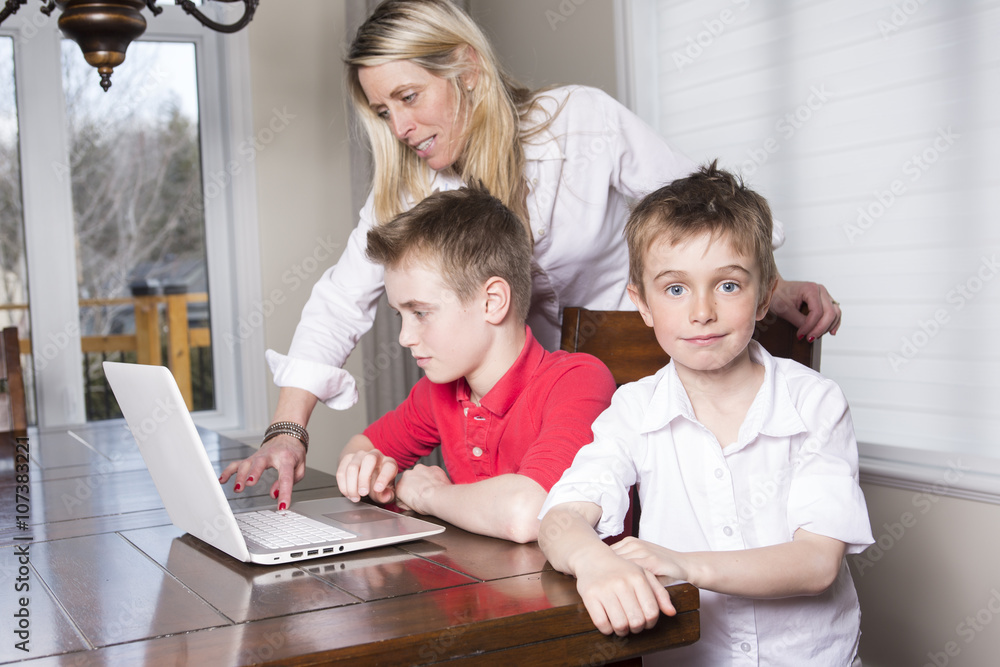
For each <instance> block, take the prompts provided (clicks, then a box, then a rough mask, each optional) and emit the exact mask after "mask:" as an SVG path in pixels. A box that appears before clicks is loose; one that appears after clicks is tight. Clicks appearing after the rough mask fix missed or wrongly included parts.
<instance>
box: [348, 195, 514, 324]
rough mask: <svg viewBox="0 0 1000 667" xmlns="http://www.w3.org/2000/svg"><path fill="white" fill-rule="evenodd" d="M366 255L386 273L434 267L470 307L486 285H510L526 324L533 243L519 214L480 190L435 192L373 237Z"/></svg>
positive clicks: (373, 231)
mask: <svg viewBox="0 0 1000 667" xmlns="http://www.w3.org/2000/svg"><path fill="white" fill-rule="evenodd" d="M367 255H368V258H369V259H370V260H372V261H373V262H377V263H378V264H381V265H383V266H385V267H387V268H394V267H398V266H402V265H404V263H406V262H412V261H420V262H426V263H428V264H435V265H436V266H438V267H439V268H440V270H441V278H442V280H443V281H444V283H445V284H446V285H447V286H448V288H449V289H451V290H452V291H453V292H455V294H456V295H457V296H458V298H459V300H460V301H461V302H462V303H468V301H469V300H470V299H472V297H473V296H475V294H476V293H477V292H478V290H479V289H481V288H482V286H483V285H484V284H485V283H486V281H487V280H489V279H490V278H493V277H499V278H503V279H504V280H505V281H507V284H508V285H510V295H511V296H510V298H511V309H510V312H512V313H513V314H514V315H515V316H516V317H517V318H518V319H519V320H520V321H521V322H524V321H525V319H526V318H527V316H528V308H529V306H530V305H531V243H530V241H529V240H528V234H527V232H525V230H524V225H522V224H521V221H520V219H519V218H518V217H517V216H516V215H514V213H513V212H512V211H511V210H510V209H509V208H507V207H506V206H504V204H503V202H501V201H500V200H499V199H497V198H496V197H494V196H492V195H491V194H490V193H489V192H488V191H487V190H486V188H484V187H482V186H481V185H475V186H471V187H464V188H460V189H458V190H448V191H445V192H435V193H433V194H431V195H429V196H428V197H426V198H425V199H424V200H423V201H421V202H420V203H419V204H417V205H416V206H414V207H413V208H411V209H410V210H409V211H404V212H403V213H400V214H399V215H397V216H396V217H395V218H393V219H392V220H390V221H389V222H387V223H385V224H382V225H376V226H375V227H373V228H372V229H370V230H369V231H368V249H367Z"/></svg>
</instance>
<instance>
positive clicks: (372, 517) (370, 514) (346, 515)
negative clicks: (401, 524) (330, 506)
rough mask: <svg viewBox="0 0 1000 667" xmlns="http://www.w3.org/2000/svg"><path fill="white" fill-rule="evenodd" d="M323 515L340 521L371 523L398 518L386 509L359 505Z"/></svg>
mask: <svg viewBox="0 0 1000 667" xmlns="http://www.w3.org/2000/svg"><path fill="white" fill-rule="evenodd" d="M323 516H325V517H326V518H328V519H333V520H334V521H338V522H340V523H371V522H372V521H392V520H393V519H395V518H396V517H395V516H393V515H392V514H387V513H386V512H384V511H381V510H376V509H366V508H363V507H359V508H358V509H354V510H347V511H346V512H333V513H331V514H324V515H323Z"/></svg>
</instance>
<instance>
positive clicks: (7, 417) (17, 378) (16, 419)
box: [0, 327, 28, 436]
mask: <svg viewBox="0 0 1000 667" xmlns="http://www.w3.org/2000/svg"><path fill="white" fill-rule="evenodd" d="M0 379H2V380H3V390H2V391H0V411H2V414H0V433H3V434H4V435H8V436H9V435H10V434H14V435H24V434H25V433H26V432H27V429H28V411H27V403H26V401H25V395H24V376H23V375H22V374H21V345H20V342H19V341H18V339H17V327H7V328H6V329H4V330H3V335H2V337H0Z"/></svg>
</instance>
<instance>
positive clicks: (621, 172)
mask: <svg viewBox="0 0 1000 667" xmlns="http://www.w3.org/2000/svg"><path fill="white" fill-rule="evenodd" d="M539 98H540V99H541V103H542V105H543V106H544V108H545V109H546V110H547V111H548V112H550V113H552V112H555V110H556V109H557V108H558V107H559V105H562V109H561V110H560V111H559V112H558V115H557V116H556V117H555V120H554V121H553V122H552V124H551V126H550V127H549V128H548V130H547V131H546V132H543V133H541V134H540V135H539V136H537V137H535V138H534V139H531V140H530V141H529V142H526V143H525V144H524V152H525V158H526V164H525V178H526V179H527V181H528V187H529V193H528V197H527V206H528V213H529V217H530V222H531V230H532V235H533V236H534V246H535V250H534V262H533V275H532V279H533V292H532V304H531V309H530V313H529V315H528V324H529V325H530V326H531V330H532V331H533V332H534V333H535V336H536V338H538V340H539V342H541V344H542V345H543V346H544V347H545V348H547V349H549V350H553V349H556V348H557V347H558V345H559V326H560V321H561V312H562V309H563V308H565V307H567V306H580V307H586V308H590V309H592V310H632V309H634V307H633V305H632V303H631V301H629V299H628V296H627V294H626V291H625V287H626V284H627V282H628V250H627V248H626V246H625V240H624V238H623V236H622V230H623V229H624V226H625V220H626V219H627V217H628V205H629V203H630V202H632V201H635V200H637V199H639V198H641V197H643V196H644V195H646V194H648V193H649V192H651V191H652V190H654V189H656V188H658V187H660V186H661V185H664V184H666V183H669V182H671V181H673V180H675V179H677V178H681V177H683V176H686V175H688V174H689V173H691V172H692V171H693V170H694V169H695V168H696V165H695V164H694V163H693V162H691V161H690V160H689V159H688V158H686V157H685V156H683V155H681V154H679V153H677V152H676V151H674V150H673V149H671V148H670V146H668V145H667V143H666V141H664V139H663V138H662V137H661V136H660V135H658V134H656V132H654V131H653V130H652V129H651V128H650V127H649V126H648V125H646V124H645V123H644V122H642V121H641V120H640V119H639V118H638V117H637V116H635V115H634V114H633V113H631V112H630V111H629V110H628V109H626V108H625V107H624V106H622V105H621V104H619V103H618V102H617V101H615V100H614V99H613V98H611V97H610V96H609V95H607V94H606V93H604V92H602V91H600V90H597V89H595V88H587V87H582V86H567V87H562V88H555V89H552V90H549V91H545V92H543V93H540V94H539ZM461 185H462V183H461V182H460V181H459V180H458V179H457V178H455V177H452V176H445V175H442V174H437V175H436V177H435V180H434V183H433V186H434V187H435V188H436V189H440V190H450V189H453V188H457V187H461ZM372 209H373V197H372V196H369V198H368V201H367V202H366V203H365V206H364V208H363V209H362V210H361V221H360V223H359V224H358V226H357V227H356V228H355V229H354V231H353V232H352V233H351V235H350V238H349V239H348V242H347V247H346V248H345V250H344V253H343V255H342V256H341V257H340V260H339V261H338V262H337V264H336V265H334V266H333V267H331V268H330V269H328V270H327V271H326V272H325V273H324V274H323V276H322V277H321V278H320V279H319V281H318V282H317V283H316V285H315V286H314V287H313V291H312V294H311V296H310V298H309V300H308V302H307V303H306V305H305V307H304V308H303V310H302V318H301V320H300V322H299V324H298V327H297V328H296V330H295V336H294V337H293V339H292V344H291V346H290V348H289V351H288V354H287V355H282V354H279V353H277V352H275V351H273V350H268V351H267V361H268V364H269V365H270V367H271V371H272V372H273V373H274V381H275V384H277V385H279V386H292V387H299V388H302V389H307V390H309V391H310V392H312V393H313V394H315V395H316V396H317V397H319V398H320V400H322V401H324V402H325V403H326V404H327V405H329V406H330V407H334V408H340V409H343V408H347V407H349V406H351V405H353V404H354V403H355V402H356V401H357V388H356V384H355V381H354V378H352V377H351V376H350V374H349V373H347V371H345V370H343V369H342V368H341V366H342V365H343V363H344V361H345V360H346V359H347V356H348V355H349V354H350V353H351V351H352V350H353V349H354V347H355V346H356V345H357V342H358V339H359V338H360V337H361V335H362V334H364V333H365V332H366V331H367V330H368V329H369V328H370V327H371V325H372V322H373V320H374V318H375V306H376V304H377V301H378V299H379V297H380V296H381V294H382V292H383V289H384V285H383V271H382V267H381V266H379V265H377V264H373V263H372V262H370V261H368V259H367V258H366V257H365V246H366V243H367V237H366V235H367V233H368V230H369V229H370V228H371V226H372V225H373V224H374V217H373V210H372ZM772 240H773V244H774V246H775V247H777V246H779V245H780V244H781V243H782V241H783V240H784V234H783V230H782V227H781V225H779V224H778V223H775V226H774V237H773V239H772Z"/></svg>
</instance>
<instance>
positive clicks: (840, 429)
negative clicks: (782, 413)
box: [788, 380, 874, 554]
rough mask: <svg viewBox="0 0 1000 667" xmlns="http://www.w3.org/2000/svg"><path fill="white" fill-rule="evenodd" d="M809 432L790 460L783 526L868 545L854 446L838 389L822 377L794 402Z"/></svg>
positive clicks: (853, 546)
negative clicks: (789, 480)
mask: <svg viewBox="0 0 1000 667" xmlns="http://www.w3.org/2000/svg"><path fill="white" fill-rule="evenodd" d="M800 409H801V415H802V417H803V420H804V421H805V422H806V426H807V428H808V432H809V435H808V436H807V438H806V440H805V441H804V442H803V444H802V446H801V448H800V449H799V451H798V453H797V455H796V458H795V459H794V460H793V462H792V463H793V476H792V480H791V484H790V487H789V493H788V526H789V530H790V535H789V539H791V535H792V534H794V533H795V531H796V530H797V529H799V528H802V529H804V530H807V531H809V532H811V533H815V534H817V535H824V536H826V537H832V538H834V539H837V540H840V541H841V542H844V543H845V544H847V553H849V554H853V553H860V552H862V551H864V549H865V548H866V547H867V546H868V545H870V544H872V542H874V540H873V539H872V532H871V524H870V522H869V519H868V507H867V504H866V503H865V497H864V493H863V492H862V491H861V486H860V485H859V483H858V445H857V441H856V439H855V436H854V424H853V422H852V420H851V413H850V410H849V408H848V406H847V400H846V399H845V398H844V395H843V393H842V392H841V390H840V388H839V387H838V386H837V385H836V383H834V382H833V381H830V380H824V382H823V383H822V384H821V385H820V386H819V387H818V388H817V389H816V390H814V391H812V392H810V395H809V396H808V397H806V399H805V400H804V401H803V404H802V405H800Z"/></svg>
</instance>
